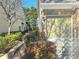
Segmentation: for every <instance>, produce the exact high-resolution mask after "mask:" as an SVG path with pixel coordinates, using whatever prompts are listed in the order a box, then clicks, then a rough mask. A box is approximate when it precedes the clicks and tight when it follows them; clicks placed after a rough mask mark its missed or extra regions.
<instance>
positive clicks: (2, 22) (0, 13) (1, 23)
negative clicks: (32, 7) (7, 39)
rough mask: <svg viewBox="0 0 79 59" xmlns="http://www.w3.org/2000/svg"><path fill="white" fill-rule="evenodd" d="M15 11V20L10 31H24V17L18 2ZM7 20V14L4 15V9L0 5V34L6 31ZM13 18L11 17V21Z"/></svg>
mask: <svg viewBox="0 0 79 59" xmlns="http://www.w3.org/2000/svg"><path fill="white" fill-rule="evenodd" d="M17 1H18V0H17ZM15 12H16V19H17V20H16V22H15V23H14V24H13V25H12V27H11V31H24V30H25V27H26V26H25V18H24V13H23V10H22V8H21V5H20V3H18V7H17V8H16V10H15ZM7 20H8V19H7V16H6V14H5V12H4V10H3V9H2V7H1V6H0V34H1V33H6V32H8V25H9V23H8V21H7ZM14 20H15V19H13V20H12V21H14ZM22 23H23V25H22Z"/></svg>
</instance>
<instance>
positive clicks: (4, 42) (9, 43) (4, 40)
mask: <svg viewBox="0 0 79 59" xmlns="http://www.w3.org/2000/svg"><path fill="white" fill-rule="evenodd" d="M21 35H22V33H20V32H18V33H14V34H12V33H11V34H10V35H7V34H4V35H0V53H1V52H3V51H4V50H5V49H6V48H11V47H13V46H14V45H16V43H17V42H18V41H19V40H20V38H21Z"/></svg>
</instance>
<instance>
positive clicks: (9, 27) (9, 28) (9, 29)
mask: <svg viewBox="0 0 79 59" xmlns="http://www.w3.org/2000/svg"><path fill="white" fill-rule="evenodd" d="M10 32H11V21H9V26H8V35H10Z"/></svg>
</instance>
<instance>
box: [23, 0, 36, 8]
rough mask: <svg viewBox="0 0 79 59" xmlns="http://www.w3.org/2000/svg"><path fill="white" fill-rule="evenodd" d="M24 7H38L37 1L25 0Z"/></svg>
mask: <svg viewBox="0 0 79 59" xmlns="http://www.w3.org/2000/svg"><path fill="white" fill-rule="evenodd" d="M22 5H23V7H26V8H30V7H32V6H35V7H36V0H23V1H22Z"/></svg>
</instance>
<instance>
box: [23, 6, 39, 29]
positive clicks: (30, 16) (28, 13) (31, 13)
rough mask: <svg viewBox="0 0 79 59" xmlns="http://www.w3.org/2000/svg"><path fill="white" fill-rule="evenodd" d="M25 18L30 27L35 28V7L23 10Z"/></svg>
mask: <svg viewBox="0 0 79 59" xmlns="http://www.w3.org/2000/svg"><path fill="white" fill-rule="evenodd" d="M23 9H24V13H25V17H26V22H29V23H30V25H31V27H32V28H33V27H35V26H36V21H37V17H38V16H37V9H36V8H35V7H31V8H23Z"/></svg>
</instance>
